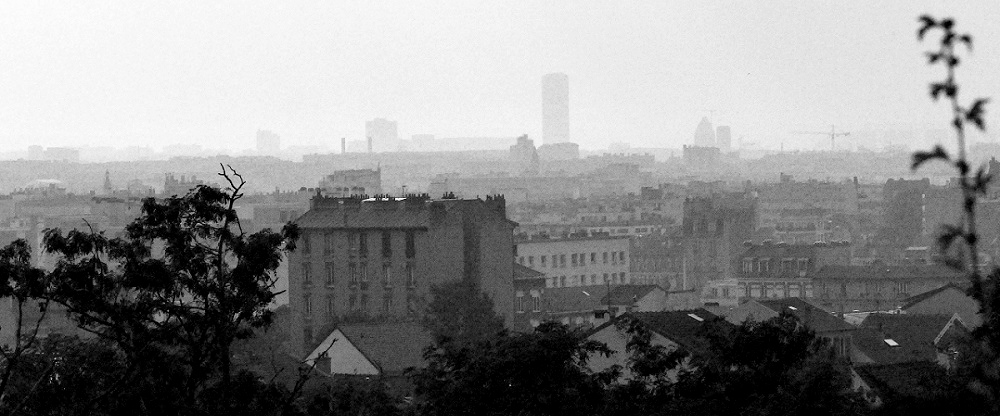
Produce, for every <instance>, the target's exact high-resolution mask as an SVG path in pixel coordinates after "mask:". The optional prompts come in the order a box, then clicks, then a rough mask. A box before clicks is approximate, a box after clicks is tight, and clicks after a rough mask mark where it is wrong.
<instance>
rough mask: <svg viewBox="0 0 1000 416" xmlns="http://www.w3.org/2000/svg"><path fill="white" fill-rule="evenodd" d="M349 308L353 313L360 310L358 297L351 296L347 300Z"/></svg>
mask: <svg viewBox="0 0 1000 416" xmlns="http://www.w3.org/2000/svg"><path fill="white" fill-rule="evenodd" d="M347 308H348V309H349V310H350V311H351V312H356V311H357V310H358V296H357V295H351V296H349V297H348V298H347Z"/></svg>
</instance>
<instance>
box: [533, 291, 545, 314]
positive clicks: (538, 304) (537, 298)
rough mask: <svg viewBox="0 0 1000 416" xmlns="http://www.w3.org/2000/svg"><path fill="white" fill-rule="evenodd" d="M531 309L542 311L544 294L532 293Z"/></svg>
mask: <svg viewBox="0 0 1000 416" xmlns="http://www.w3.org/2000/svg"><path fill="white" fill-rule="evenodd" d="M531 311H532V312H541V311H542V296H541V295H538V294H532V295H531Z"/></svg>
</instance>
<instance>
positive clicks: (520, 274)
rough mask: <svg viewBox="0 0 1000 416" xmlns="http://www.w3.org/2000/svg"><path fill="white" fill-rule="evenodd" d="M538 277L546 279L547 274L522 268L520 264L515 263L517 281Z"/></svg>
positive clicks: (525, 267)
mask: <svg viewBox="0 0 1000 416" xmlns="http://www.w3.org/2000/svg"><path fill="white" fill-rule="evenodd" d="M538 277H545V273H542V272H540V271H538V270H535V269H532V268H530V267H527V266H522V265H521V264H520V263H514V278H515V279H534V278H538Z"/></svg>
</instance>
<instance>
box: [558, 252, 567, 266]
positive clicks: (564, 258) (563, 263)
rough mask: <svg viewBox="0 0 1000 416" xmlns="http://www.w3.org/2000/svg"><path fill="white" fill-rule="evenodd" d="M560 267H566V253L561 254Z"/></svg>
mask: <svg viewBox="0 0 1000 416" xmlns="http://www.w3.org/2000/svg"><path fill="white" fill-rule="evenodd" d="M559 267H562V268H565V267H566V255H565V254H560V255H559Z"/></svg>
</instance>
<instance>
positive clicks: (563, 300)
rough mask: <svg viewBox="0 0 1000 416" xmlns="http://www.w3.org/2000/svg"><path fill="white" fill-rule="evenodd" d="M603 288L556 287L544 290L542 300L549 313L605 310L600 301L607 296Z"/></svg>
mask: <svg viewBox="0 0 1000 416" xmlns="http://www.w3.org/2000/svg"><path fill="white" fill-rule="evenodd" d="M607 291H608V289H607V287H605V286H599V285H595V286H577V287H556V288H549V289H545V295H544V296H543V299H544V301H545V304H546V306H547V307H548V312H549V313H567V312H584V311H593V310H596V309H602V310H603V309H607V306H606V305H607V304H606V303H603V302H602V301H601V299H602V298H603V297H604V296H605V295H606V294H607Z"/></svg>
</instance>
